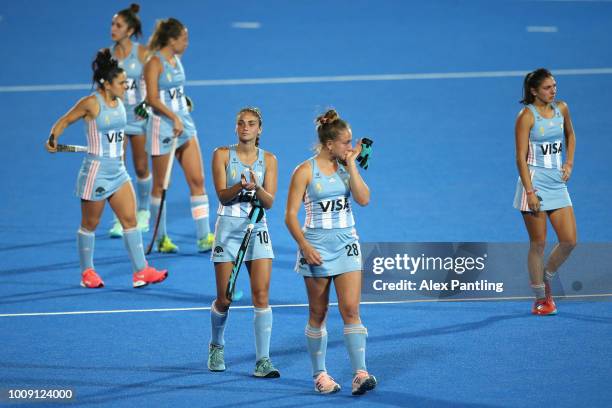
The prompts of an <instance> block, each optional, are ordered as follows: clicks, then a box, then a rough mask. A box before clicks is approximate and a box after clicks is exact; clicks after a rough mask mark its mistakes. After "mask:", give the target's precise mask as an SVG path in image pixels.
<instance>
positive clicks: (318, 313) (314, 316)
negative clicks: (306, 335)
mask: <svg viewBox="0 0 612 408" xmlns="http://www.w3.org/2000/svg"><path fill="white" fill-rule="evenodd" d="M325 316H327V305H325V306H319V307H313V306H310V320H311V321H313V322H315V323H317V324H318V325H319V326H320V325H322V324H323V322H324V321H325Z"/></svg>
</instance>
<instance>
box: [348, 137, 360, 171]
mask: <svg viewBox="0 0 612 408" xmlns="http://www.w3.org/2000/svg"><path fill="white" fill-rule="evenodd" d="M361 149H362V146H361V139H359V140H358V141H357V144H356V145H355V147H353V148H351V149H350V150H348V151H347V152H346V156H345V157H344V161H345V162H346V164H347V165H354V164H355V159H357V156H359V154H360V153H361Z"/></svg>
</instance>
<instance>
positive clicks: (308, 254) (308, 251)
mask: <svg viewBox="0 0 612 408" xmlns="http://www.w3.org/2000/svg"><path fill="white" fill-rule="evenodd" d="M300 251H301V252H302V256H303V257H304V259H306V263H308V265H321V264H323V259H322V258H321V254H320V253H319V251H317V250H316V249H314V247H313V246H312V245H310V244H308V243H306V244H304V246H303V247H301V248H300Z"/></svg>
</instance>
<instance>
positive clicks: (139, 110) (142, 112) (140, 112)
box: [134, 101, 149, 119]
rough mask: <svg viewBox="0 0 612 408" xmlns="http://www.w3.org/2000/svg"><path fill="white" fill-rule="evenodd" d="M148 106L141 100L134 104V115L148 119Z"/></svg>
mask: <svg viewBox="0 0 612 408" xmlns="http://www.w3.org/2000/svg"><path fill="white" fill-rule="evenodd" d="M148 108H149V105H147V103H146V102H145V101H142V102H140V103H139V104H138V105H136V107H135V108H134V114H136V116H138V117H140V118H143V119H148V118H149V111H148Z"/></svg>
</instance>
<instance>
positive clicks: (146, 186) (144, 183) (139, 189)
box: [136, 174, 153, 211]
mask: <svg viewBox="0 0 612 408" xmlns="http://www.w3.org/2000/svg"><path fill="white" fill-rule="evenodd" d="M152 180H153V178H152V177H151V175H150V174H149V177H147V178H143V179H140V178H136V194H137V196H138V211H141V210H148V209H149V207H150V205H151V185H152V184H153V181H152Z"/></svg>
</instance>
